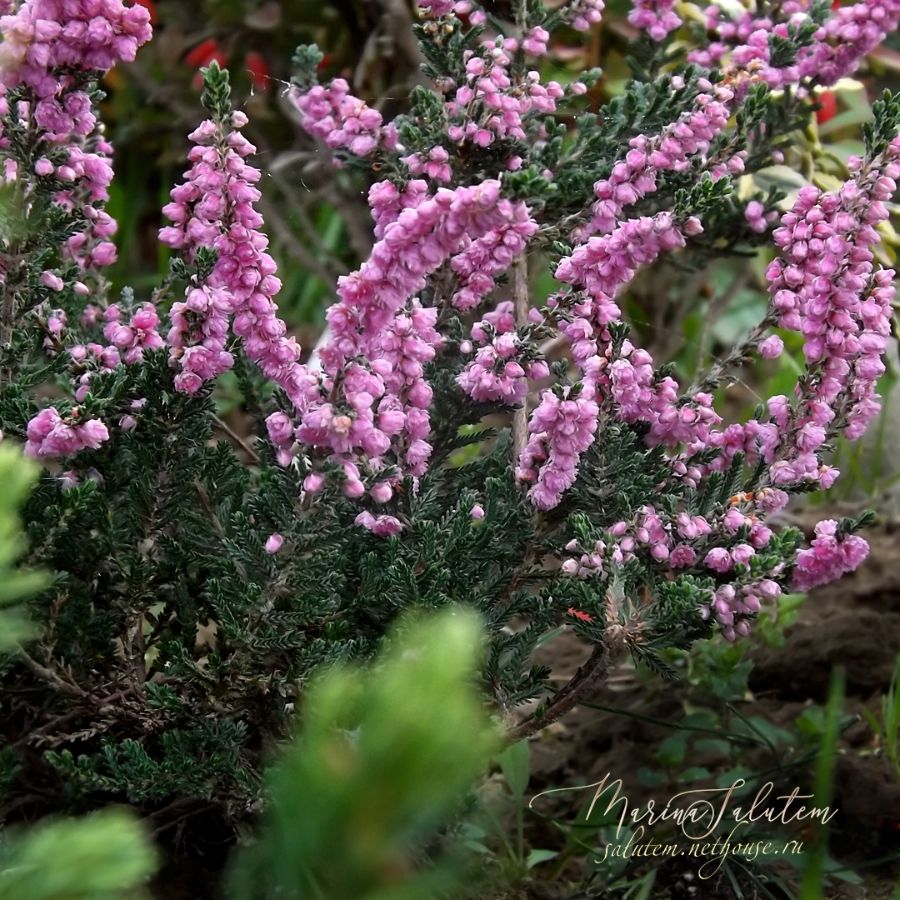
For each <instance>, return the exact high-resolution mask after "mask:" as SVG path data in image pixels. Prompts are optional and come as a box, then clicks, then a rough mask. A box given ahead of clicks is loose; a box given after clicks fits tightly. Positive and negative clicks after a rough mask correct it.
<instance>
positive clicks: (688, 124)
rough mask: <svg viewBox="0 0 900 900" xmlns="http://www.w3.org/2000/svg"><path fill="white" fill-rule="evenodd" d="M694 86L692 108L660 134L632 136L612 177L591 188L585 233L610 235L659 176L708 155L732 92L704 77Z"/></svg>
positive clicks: (722, 124)
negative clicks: (593, 199) (590, 213)
mask: <svg viewBox="0 0 900 900" xmlns="http://www.w3.org/2000/svg"><path fill="white" fill-rule="evenodd" d="M683 86H684V85H683V80H682V79H680V78H675V79H673V82H672V88H673V89H678V88H680V87H683ZM697 88H698V93H697V96H696V98H695V99H694V102H693V104H692V106H691V107H690V109H688V110H687V111H686V112H685V113H683V114H682V115H681V116H680V117H679V118H678V119H677V120H676V121H675V122H672V123H671V124H670V125H667V126H666V127H665V128H663V130H662V131H661V132H659V134H656V135H653V136H652V137H648V136H647V135H638V136H637V137H634V138H632V139H631V140H630V141H629V142H628V145H629V148H630V149H629V150H628V152H627V153H626V154H625V156H624V158H623V159H622V160H620V161H619V162H617V163H616V164H615V166H613V170H612V172H611V174H610V176H609V177H608V178H603V179H601V180H600V181H598V182H597V183H596V184H595V185H594V194H595V196H596V197H597V202H596V203H595V204H594V206H593V216H592V218H591V221H590V223H589V225H588V226H587V227H586V229H584V230H583V232H582V234H583V235H585V236H586V235H589V234H592V233H595V232H601V233H604V234H605V233H607V232H610V231H612V230H613V229H614V228H615V227H616V225H617V224H618V223H619V222H620V221H621V217H622V212H623V210H625V209H626V208H627V207H629V206H633V205H634V204H635V203H637V202H638V201H639V200H642V199H643V198H644V197H646V196H647V195H648V194H651V193H653V192H654V191H656V189H657V180H658V179H657V175H658V173H659V172H667V171H670V172H683V171H686V170H687V169H689V168H690V167H691V164H692V157H695V156H698V155H699V156H705V155H706V154H707V152H708V151H709V148H710V144H711V143H712V141H713V139H714V138H715V137H716V136H717V135H719V134H720V133H721V132H722V131H723V129H724V128H725V126H726V125H727V124H728V119H729V118H730V116H731V102H732V101H733V100H734V91H733V90H732V89H731V88H729V87H728V86H726V85H721V84H720V85H715V86H714V85H712V84H711V83H710V82H709V81H707V80H706V79H700V80H699V81H698V83H697Z"/></svg>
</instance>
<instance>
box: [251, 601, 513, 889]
mask: <svg viewBox="0 0 900 900" xmlns="http://www.w3.org/2000/svg"><path fill="white" fill-rule="evenodd" d="M480 645H481V640H480V626H479V623H478V620H477V619H476V618H475V617H474V616H472V615H470V614H468V613H463V612H461V611H449V612H443V613H441V614H439V615H438V616H437V617H436V618H431V619H428V620H426V621H418V622H413V623H409V622H407V623H406V624H405V625H401V627H400V629H399V631H397V632H396V633H395V635H394V637H393V639H392V640H390V641H389V645H388V649H387V650H386V651H385V652H384V653H383V654H382V656H381V657H380V659H379V660H378V661H377V662H376V663H375V664H374V666H373V667H372V668H371V669H370V670H367V671H364V670H362V669H359V668H340V669H334V670H332V671H330V672H328V673H327V674H325V675H324V676H323V677H321V678H320V679H319V681H318V682H316V683H315V684H314V685H313V686H312V687H311V689H310V690H309V692H308V694H307V696H306V701H305V713H304V715H303V716H302V719H303V721H304V729H303V732H302V733H301V735H300V736H299V737H298V739H297V741H296V743H295V744H294V745H292V746H291V748H290V749H289V750H288V751H287V753H286V754H285V756H284V758H283V759H282V761H281V762H280V763H279V764H278V766H277V767H276V768H275V769H274V771H273V772H272V775H271V777H270V779H269V785H268V787H269V796H270V800H271V804H272V806H271V809H270V810H269V811H268V813H267V815H266V819H265V822H264V825H263V828H262V832H261V834H260V836H259V840H258V843H257V844H256V845H255V846H253V847H252V848H250V849H248V850H247V851H245V853H244V854H243V855H242V857H241V858H240V859H239V861H238V864H237V866H236V868H235V871H234V875H233V891H234V893H233V896H234V897H235V898H237V900H262V898H270V897H271V898H274V897H304V898H306V897H310V898H320V900H324V898H327V900H404V898H408V900H413V898H415V900H419V898H425V897H432V896H436V895H438V894H439V893H440V892H444V891H449V894H448V896H453V897H461V896H463V895H464V891H463V889H462V885H461V883H460V882H459V878H460V877H461V874H462V872H463V869H462V867H461V865H460V863H459V861H458V860H454V857H453V854H452V853H451V852H449V851H447V852H444V853H443V854H441V853H440V852H439V851H438V850H436V845H439V843H440V833H441V827H442V825H444V824H445V823H446V822H447V821H448V819H449V818H451V817H452V815H453V813H454V812H455V811H456V810H458V809H459V808H460V805H461V802H462V800H463V798H464V797H465V794H466V792H467V790H468V788H469V787H470V786H471V784H472V782H473V781H474V780H475V778H476V777H477V775H478V774H479V773H480V772H482V771H483V770H484V768H485V766H486V765H487V761H488V759H489V757H490V755H491V753H492V752H493V751H494V750H496V749H497V741H498V732H497V731H496V729H495V728H493V727H492V726H491V724H490V722H489V719H488V717H487V714H486V712H485V710H484V708H483V706H482V703H481V701H480V700H479V698H478V695H477V692H476V690H475V687H474V683H473V676H474V672H475V669H476V666H477V664H478V662H479V660H478V656H479V647H480ZM426 846H428V849H429V851H430V852H429V858H430V861H429V863H428V865H427V867H424V866H420V863H421V862H422V860H421V859H420V858H419V854H420V851H421V850H422V849H424V848H425V847H426ZM435 859H437V862H435V861H434V860H435Z"/></svg>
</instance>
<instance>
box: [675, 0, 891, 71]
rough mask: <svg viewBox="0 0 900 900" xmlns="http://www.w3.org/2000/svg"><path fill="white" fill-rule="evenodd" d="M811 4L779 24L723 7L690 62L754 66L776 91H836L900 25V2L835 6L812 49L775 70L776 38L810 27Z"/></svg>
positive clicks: (789, 10)
mask: <svg viewBox="0 0 900 900" xmlns="http://www.w3.org/2000/svg"><path fill="white" fill-rule="evenodd" d="M809 12H810V4H809V3H807V2H791V3H786V4H784V5H783V6H782V7H781V10H780V18H773V17H772V16H757V15H754V14H753V13H750V12H746V11H745V12H741V13H739V14H738V15H737V16H734V17H732V16H731V15H730V14H729V12H727V11H726V10H725V9H724V8H723V7H722V6H719V5H712V6H709V7H708V8H707V10H706V27H707V31H708V33H709V35H710V41H709V43H708V44H707V46H705V47H702V48H698V49H694V50H692V51H691V52H690V53H689V54H688V58H689V59H690V60H691V61H692V62H695V63H699V64H700V65H703V66H719V65H721V64H722V61H723V59H724V58H725V57H726V55H729V54H730V58H731V62H732V63H733V64H734V65H738V66H744V67H748V66H752V67H753V68H754V69H755V71H756V73H757V77H759V78H761V79H762V80H764V81H765V82H766V83H767V84H769V85H770V86H771V87H773V88H780V87H784V86H785V85H788V84H798V83H804V82H814V83H816V84H819V85H824V86H826V87H827V86H831V85H834V84H835V83H836V82H838V81H839V80H840V79H841V78H844V77H846V76H848V75H851V74H853V72H854V71H855V70H856V69H857V68H858V67H859V64H860V63H861V61H862V60H863V59H864V58H865V57H866V56H867V55H868V54H869V53H871V52H872V50H874V49H875V48H876V47H877V46H878V45H879V44H880V43H881V42H882V41H883V40H884V39H885V37H887V35H889V34H891V33H893V32H894V31H896V30H897V27H898V24H900V3H897V0H861V2H858V3H854V4H851V5H848V6H841V5H835V7H834V8H833V9H832V10H831V12H830V14H829V16H828V18H827V19H826V20H825V21H824V22H823V23H822V24H821V26H820V27H819V28H818V29H817V30H816V31H815V33H814V34H813V38H812V40H811V41H810V42H809V44H808V45H807V46H804V47H802V48H800V50H799V52H798V53H797V55H796V58H795V59H794V60H793V61H792V62H791V63H789V64H787V65H781V66H779V65H774V64H772V40H771V39H772V38H773V37H774V38H781V39H786V38H787V37H788V36H789V34H790V29H791V28H792V27H796V26H798V25H801V24H803V23H805V22H806V21H808V18H809Z"/></svg>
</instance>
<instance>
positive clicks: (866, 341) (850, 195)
mask: <svg viewBox="0 0 900 900" xmlns="http://www.w3.org/2000/svg"><path fill="white" fill-rule="evenodd" d="M851 169H852V171H853V173H854V177H853V178H851V179H850V180H849V181H847V182H845V183H844V185H843V186H842V187H841V188H840V190H839V191H836V192H834V193H822V192H821V191H819V190H818V189H817V188H814V187H808V188H804V189H803V190H801V191H800V194H799V196H798V198H797V202H796V203H795V205H794V207H793V209H791V210H790V211H789V212H787V213H785V215H784V216H783V217H782V219H781V223H780V225H779V227H778V228H777V229H775V232H774V234H773V239H774V241H775V243H776V245H777V246H778V247H779V248H781V251H782V254H781V256H779V257H778V258H776V259H775V260H774V261H773V262H772V264H771V265H770V266H769V269H768V271H767V273H766V274H767V277H768V279H769V286H770V291H771V293H772V306H773V309H774V311H775V312H776V313H777V315H778V317H779V324H780V325H781V326H782V327H783V328H788V329H791V330H794V331H798V332H800V333H801V334H802V335H803V338H804V345H803V352H804V355H805V357H806V360H807V363H808V365H809V366H810V378H809V379H808V384H807V385H806V389H805V391H804V393H803V395H802V397H801V398H799V402H798V404H797V406H796V408H791V407H790V406H789V404H788V403H787V401H786V399H785V398H773V399H772V400H770V409H771V411H772V415H773V418H774V420H775V421H776V423H777V424H778V427H779V430H780V432H781V433H782V434H783V435H786V436H787V437H786V439H785V440H783V441H782V444H781V447H780V448H779V450H780V452H779V459H778V460H777V461H775V462H774V463H773V464H772V468H771V477H772V480H773V482H774V483H776V484H787V483H791V482H794V481H798V480H803V479H809V480H813V481H815V480H819V481H821V478H822V477H823V476H824V477H826V478H828V479H831V480H833V477H834V476H833V474H832V470H831V469H830V468H829V467H824V468H823V467H821V465H820V463H819V459H818V455H817V451H818V450H819V448H820V447H821V446H822V445H823V444H824V443H825V441H826V439H827V437H828V434H829V428H830V427H831V426H832V423H833V422H835V420H836V418H837V417H838V414H839V413H843V415H844V416H845V418H846V421H845V422H844V423H842V426H843V427H844V428H845V429H846V431H845V433H846V435H847V437H848V438H851V439H852V438H855V437H859V435H860V434H862V432H863V431H864V430H865V427H866V425H867V424H868V422H869V421H870V420H871V418H872V417H873V416H874V415H875V414H876V413H877V411H878V409H879V404H878V397H877V394H876V392H875V384H876V381H877V379H878V377H879V376H880V375H881V374H882V373H883V372H884V365H883V363H882V361H881V356H882V354H883V352H884V348H885V345H886V342H887V338H888V335H889V333H890V301H891V297H892V295H893V288H892V279H893V272H892V271H890V270H883V271H881V270H879V271H876V270H875V267H874V257H873V247H874V246H875V245H876V244H877V243H878V233H877V231H876V227H877V225H878V224H879V223H880V222H882V221H884V220H885V219H886V218H887V215H888V211H887V207H886V206H885V203H886V201H888V200H889V199H890V197H891V196H892V194H893V193H894V192H895V190H896V179H897V177H898V176H900V139H898V138H895V139H894V140H893V141H892V142H891V143H890V144H889V145H888V146H887V147H886V149H885V150H884V152H883V153H882V154H880V155H879V156H878V157H877V158H876V159H874V160H867V161H865V162H864V161H863V160H861V159H854V160H852V161H851ZM851 384H852V388H851V389H849V390H848V386H849V385H851Z"/></svg>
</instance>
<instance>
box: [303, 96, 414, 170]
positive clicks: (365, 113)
mask: <svg viewBox="0 0 900 900" xmlns="http://www.w3.org/2000/svg"><path fill="white" fill-rule="evenodd" d="M292 96H293V100H294V103H295V105H296V107H297V109H298V110H299V111H300V125H301V127H302V128H303V130H304V131H306V132H308V133H309V134H310V135H312V136H313V137H315V138H318V139H319V140H321V141H323V142H324V143H325V145H326V146H327V147H328V148H329V149H331V150H346V151H347V152H348V153H350V154H352V155H353V156H369V155H371V154H372V153H374V151H375V150H376V148H377V147H378V146H379V144H381V143H382V141H385V142H386V143H387V144H388V145H389V146H391V145H392V144H395V143H396V142H395V140H394V139H393V138H392V132H391V131H390V130H389V129H385V128H383V127H382V120H381V113H380V112H378V110H377V109H373V108H372V107H371V106H368V105H367V104H366V103H365V102H364V101H362V100H360V99H359V98H358V97H354V96H353V95H352V94H351V93H350V85H348V84H347V82H346V81H345V80H344V79H343V78H335V79H334V80H333V81H332V82H331V84H329V85H328V86H327V87H325V86H323V85H320V84H317V85H313V86H312V87H311V88H310V89H309V90H308V91H295V92H294V93H293V95H292Z"/></svg>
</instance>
